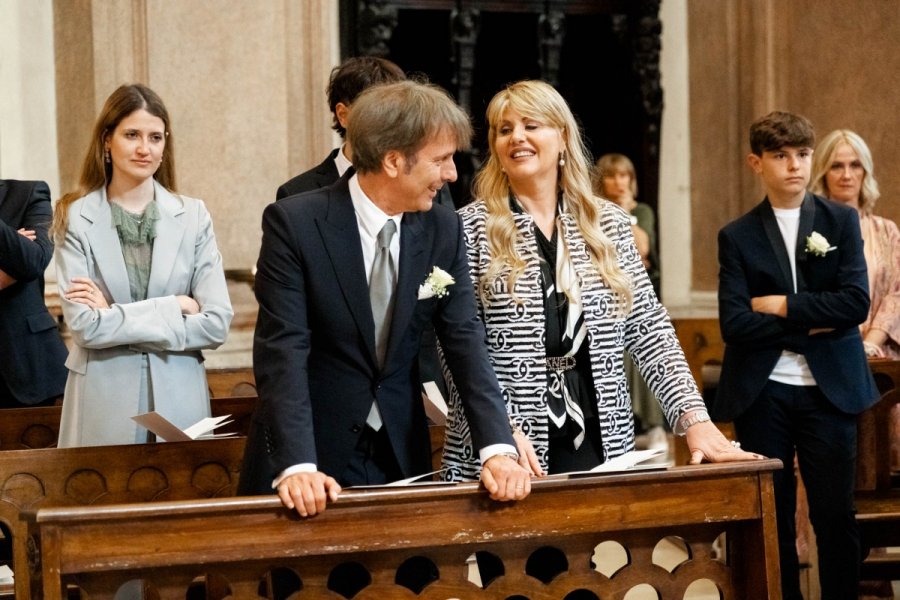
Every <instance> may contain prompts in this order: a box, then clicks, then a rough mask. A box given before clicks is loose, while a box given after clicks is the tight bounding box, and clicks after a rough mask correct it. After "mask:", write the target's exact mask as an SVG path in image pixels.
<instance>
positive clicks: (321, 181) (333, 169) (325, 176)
mask: <svg viewBox="0 0 900 600" xmlns="http://www.w3.org/2000/svg"><path fill="white" fill-rule="evenodd" d="M340 151H341V149H340V148H335V149H334V150H332V151H331V154H329V155H328V158H326V159H325V160H323V161H322V162H321V163H319V166H318V167H316V185H317V186H319V187H328V186H330V185H331V184H333V183H334V182H335V181H337V180H338V179H340V178H341V176H340V174H339V173H338V170H337V165H336V164H334V159H335V157H336V156H337V153H338V152H340Z"/></svg>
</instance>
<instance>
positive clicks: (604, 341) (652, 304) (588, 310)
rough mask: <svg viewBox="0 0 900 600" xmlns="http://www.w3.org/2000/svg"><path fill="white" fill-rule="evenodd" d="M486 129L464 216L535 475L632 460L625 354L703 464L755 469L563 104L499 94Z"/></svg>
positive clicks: (496, 351)
mask: <svg viewBox="0 0 900 600" xmlns="http://www.w3.org/2000/svg"><path fill="white" fill-rule="evenodd" d="M487 121H488V127H489V129H488V144H489V147H490V156H489V158H488V160H487V162H486V164H485V166H484V167H483V169H482V170H481V172H480V173H479V174H478V177H477V180H476V187H475V192H476V198H477V200H476V201H475V202H473V203H472V204H470V205H468V206H466V207H465V208H463V209H462V210H461V211H460V214H461V216H462V219H463V226H464V231H465V235H466V242H467V245H468V259H469V269H470V271H471V276H472V280H473V282H474V286H475V293H476V300H477V304H478V309H479V313H480V316H481V319H482V321H483V323H484V326H485V329H486V333H487V343H488V353H489V355H490V358H491V362H492V364H493V367H494V370H495V371H496V373H497V377H498V379H499V381H500V385H501V387H502V388H503V392H504V397H505V399H506V406H507V410H508V411H509V414H510V418H511V421H512V424H513V426H514V428H515V429H518V430H521V431H522V432H524V434H525V435H527V437H528V438H529V440H530V441H531V443H532V444H533V446H534V449H535V452H536V458H533V459H532V461H531V462H530V463H529V465H528V466H530V467H531V468H532V471H533V472H535V473H538V474H539V473H556V472H566V471H572V470H581V469H587V468H591V467H594V466H596V465H597V464H599V463H602V462H604V461H606V460H608V459H610V458H612V457H615V456H618V455H620V454H623V453H625V452H627V451H629V450H631V449H633V447H634V419H633V415H632V409H631V398H630V396H629V393H628V387H627V384H626V381H625V372H624V368H623V363H622V359H623V354H624V351H625V350H627V351H628V352H629V353H630V354H631V355H632V356H633V357H634V361H635V363H636V364H637V365H638V367H639V368H640V370H641V373H642V374H643V375H644V377H645V378H646V379H647V381H648V383H649V384H650V387H651V389H652V390H653V391H654V393H655V394H656V396H657V397H658V398H659V399H660V403H661V405H662V407H663V410H664V412H665V414H666V417H667V419H668V420H669V422H670V423H671V425H672V427H673V428H674V430H675V431H676V432H678V433H685V432H686V434H687V441H688V446H689V447H690V449H691V460H692V462H700V461H701V460H703V459H707V460H712V461H721V460H744V459H751V458H754V455H751V454H748V453H746V452H743V451H741V450H740V449H739V448H736V447H734V446H732V445H731V444H730V443H729V442H728V441H727V440H726V439H725V438H724V437H723V436H722V435H721V433H719V430H718V429H717V428H716V427H715V426H714V425H713V424H712V423H710V422H709V416H708V415H707V413H706V409H705V406H704V404H703V400H702V399H701V397H700V394H699V393H698V392H697V387H696V385H695V383H694V381H693V379H692V377H691V373H690V370H689V369H688V366H687V363H686V362H685V360H684V354H683V353H682V351H681V349H680V347H679V345H678V340H677V338H676V337H675V333H674V330H673V329H672V325H671V323H670V321H669V318H668V315H667V313H666V311H665V309H664V308H663V307H662V306H661V305H660V303H659V302H658V300H657V298H656V295H655V294H654V292H653V287H652V286H651V284H650V280H649V278H648V277H647V273H646V270H645V269H644V267H643V265H642V264H641V260H640V257H639V255H638V253H637V250H636V248H635V245H634V238H633V236H632V234H631V223H630V219H629V216H628V214H627V213H625V211H623V210H622V209H621V208H619V207H618V206H616V205H615V204H613V203H611V202H608V201H606V200H602V199H600V198H597V197H595V196H594V194H593V193H592V191H591V182H590V162H589V160H588V158H587V153H586V151H585V148H584V145H583V142H582V139H581V134H580V131H579V129H578V126H577V125H576V122H575V118H574V116H573V115H572V112H571V110H570V109H569V107H568V105H567V104H566V102H565V100H563V98H562V97H561V96H560V95H559V93H558V92H557V91H556V90H555V89H554V88H553V87H552V86H550V85H548V84H546V83H543V82H540V81H522V82H519V83H516V84H513V85H511V86H509V87H508V88H506V89H504V90H503V91H501V92H499V93H498V94H497V95H496V96H494V98H493V100H492V101H491V103H490V105H489V106H488V110H487ZM448 383H449V387H450V403H449V408H450V413H449V416H448V421H447V440H446V444H445V450H444V465H445V467H446V470H445V472H444V474H445V477H446V478H447V479H450V480H462V479H474V478H477V476H478V463H477V456H478V454H477V453H476V452H474V451H473V450H472V447H471V442H470V439H469V427H468V423H467V422H466V419H465V416H464V414H463V411H462V410H461V408H460V404H459V401H458V398H457V396H456V393H455V386H454V385H453V382H452V381H449V382H448ZM521 454H523V458H522V459H521V460H522V461H523V463H525V462H527V457H528V453H521ZM535 463H536V464H535Z"/></svg>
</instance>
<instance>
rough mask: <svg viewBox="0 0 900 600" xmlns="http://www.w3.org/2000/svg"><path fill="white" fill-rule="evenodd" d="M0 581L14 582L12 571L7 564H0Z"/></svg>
mask: <svg viewBox="0 0 900 600" xmlns="http://www.w3.org/2000/svg"><path fill="white" fill-rule="evenodd" d="M0 583H15V578H14V577H13V571H12V569H10V568H9V566H8V565H0Z"/></svg>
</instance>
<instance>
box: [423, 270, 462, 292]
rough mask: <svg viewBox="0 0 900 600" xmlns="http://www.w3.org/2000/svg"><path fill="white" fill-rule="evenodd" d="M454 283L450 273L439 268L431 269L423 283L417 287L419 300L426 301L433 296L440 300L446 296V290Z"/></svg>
mask: <svg viewBox="0 0 900 600" xmlns="http://www.w3.org/2000/svg"><path fill="white" fill-rule="evenodd" d="M454 283H456V281H455V280H454V279H453V276H452V275H450V273H448V272H447V271H445V270H443V269H442V268H440V267H433V268H432V269H431V273H430V274H429V275H428V277H426V278H425V283H423V284H422V285H420V286H419V300H428V299H429V298H433V297H435V296H437V297H438V298H442V297H443V296H446V295H447V288H448V287H450V286H451V285H453V284H454Z"/></svg>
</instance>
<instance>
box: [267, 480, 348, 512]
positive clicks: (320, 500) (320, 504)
mask: <svg viewBox="0 0 900 600" xmlns="http://www.w3.org/2000/svg"><path fill="white" fill-rule="evenodd" d="M340 493H341V486H340V485H338V482H337V481H335V480H334V478H333V477H329V476H328V475H326V474H325V473H322V472H321V471H315V472H313V473H294V474H293V475H288V476H287V477H285V478H284V479H282V480H281V482H280V483H279V484H278V497H279V498H281V503H282V504H284V505H285V507H287V508H289V509H291V510H294V509H296V510H297V514H299V515H300V516H301V517H312V516H315V515H317V514H318V513H320V512H324V510H325V505H326V504H327V502H328V501H329V500H330V501H332V502H335V501H336V500H337V499H338V494H340Z"/></svg>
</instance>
